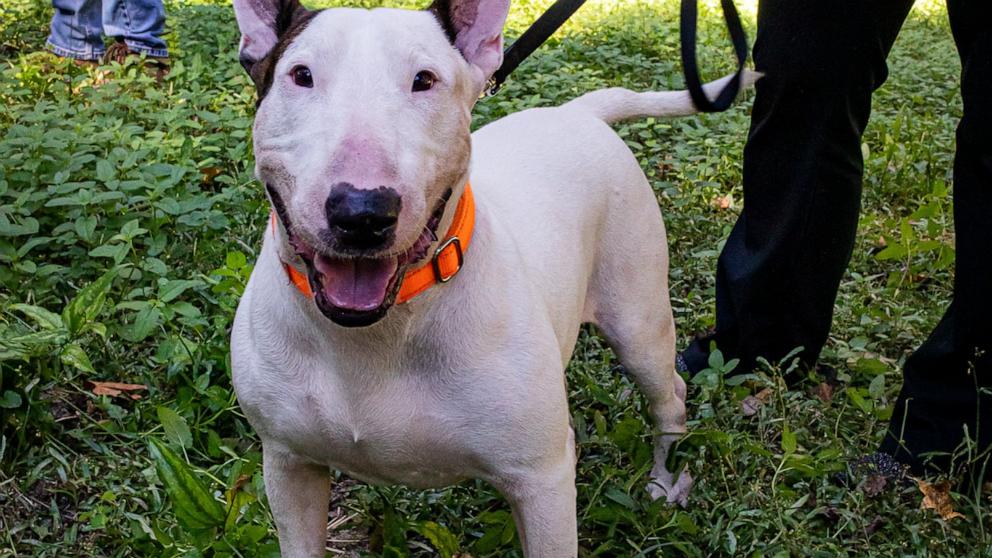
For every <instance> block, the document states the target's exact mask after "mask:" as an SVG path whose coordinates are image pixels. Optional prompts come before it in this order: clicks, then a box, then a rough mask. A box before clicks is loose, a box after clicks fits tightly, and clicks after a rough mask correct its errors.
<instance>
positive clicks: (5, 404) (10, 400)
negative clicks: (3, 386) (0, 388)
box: [0, 390, 21, 409]
mask: <svg viewBox="0 0 992 558" xmlns="http://www.w3.org/2000/svg"><path fill="white" fill-rule="evenodd" d="M20 406H21V396H20V395H19V394H18V393H17V392H14V391H10V390H7V391H5V392H3V397H0V408H2V409H16V408H18V407H20Z"/></svg>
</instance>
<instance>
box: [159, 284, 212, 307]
mask: <svg viewBox="0 0 992 558" xmlns="http://www.w3.org/2000/svg"><path fill="white" fill-rule="evenodd" d="M202 284H203V282H202V281H197V280H189V279H172V280H169V281H166V282H165V283H164V284H163V285H162V286H160V287H159V289H158V299H159V300H161V301H162V302H169V301H171V300H174V299H175V298H176V297H178V296H179V295H181V294H183V292H185V291H186V290H187V289H190V288H193V287H198V286H200V285H202Z"/></svg>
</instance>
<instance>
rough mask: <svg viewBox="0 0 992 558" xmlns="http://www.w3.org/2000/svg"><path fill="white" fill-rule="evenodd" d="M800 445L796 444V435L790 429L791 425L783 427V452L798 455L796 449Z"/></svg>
mask: <svg viewBox="0 0 992 558" xmlns="http://www.w3.org/2000/svg"><path fill="white" fill-rule="evenodd" d="M797 447H798V443H797V442H796V435H795V433H794V432H792V430H791V429H790V428H789V425H785V426H784V427H782V451H784V452H785V453H786V454H791V453H796V448H797Z"/></svg>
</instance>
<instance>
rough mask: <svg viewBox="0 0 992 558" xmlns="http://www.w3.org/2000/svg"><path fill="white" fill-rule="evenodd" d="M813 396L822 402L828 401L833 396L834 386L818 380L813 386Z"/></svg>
mask: <svg viewBox="0 0 992 558" xmlns="http://www.w3.org/2000/svg"><path fill="white" fill-rule="evenodd" d="M813 396H814V397H816V398H817V399H819V400H820V401H823V402H824V403H829V402H830V401H831V400H832V399H833V398H834V386H832V385H830V384H828V383H827V382H820V384H819V385H818V386H816V387H815V388H813Z"/></svg>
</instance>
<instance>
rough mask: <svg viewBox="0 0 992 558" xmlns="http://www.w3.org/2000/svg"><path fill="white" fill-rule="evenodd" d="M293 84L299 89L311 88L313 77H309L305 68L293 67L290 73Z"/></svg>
mask: <svg viewBox="0 0 992 558" xmlns="http://www.w3.org/2000/svg"><path fill="white" fill-rule="evenodd" d="M291 73H292V75H293V83H295V84H296V85H299V86H300V87H313V76H312V75H310V68H307V67H306V66H295V67H293V71H292V72H291Z"/></svg>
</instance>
